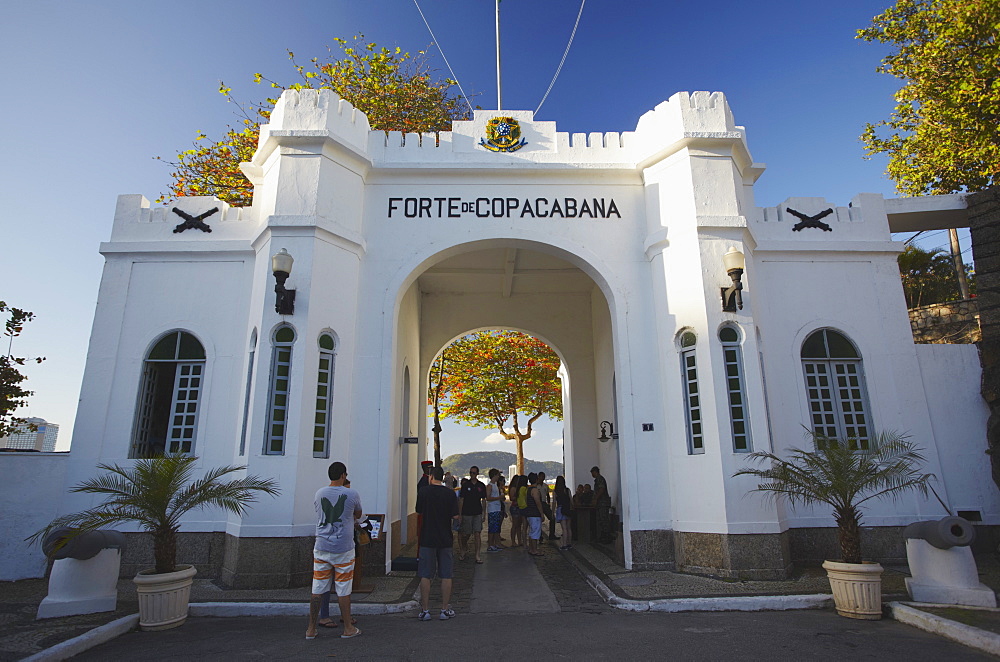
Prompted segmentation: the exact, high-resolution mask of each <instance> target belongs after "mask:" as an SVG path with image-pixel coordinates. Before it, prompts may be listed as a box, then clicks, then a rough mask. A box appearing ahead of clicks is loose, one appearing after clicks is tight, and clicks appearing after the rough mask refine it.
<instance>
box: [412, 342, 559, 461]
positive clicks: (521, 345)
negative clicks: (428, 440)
mask: <svg viewBox="0 0 1000 662" xmlns="http://www.w3.org/2000/svg"><path fill="white" fill-rule="evenodd" d="M442 361H443V366H442ZM558 372H559V357H558V356H557V355H556V353H555V352H554V351H552V348H551V347H549V346H548V345H546V344H545V343H543V342H542V341H541V340H538V339H537V338H534V337H532V336H529V335H527V334H525V333H520V332H518V331H480V332H477V333H472V334H469V335H467V336H465V337H463V338H459V339H458V340H456V341H455V342H453V343H452V344H450V345H449V346H448V347H447V348H445V350H444V351H442V353H441V355H440V356H438V358H437V359H436V360H435V361H434V364H433V365H432V366H431V375H432V379H433V378H434V376H435V375H437V376H438V379H439V382H438V383H439V385H440V390H439V391H438V390H437V389H436V388H434V387H433V386H432V392H431V394H430V398H429V402H428V404H434V401H435V393H436V392H437V393H439V398H438V404H439V406H440V410H441V413H442V414H443V415H444V416H445V417H447V418H454V419H456V420H458V421H461V422H463V423H467V424H469V425H474V426H479V427H486V428H496V430H497V431H498V432H499V433H500V434H501V435H503V437H504V438H505V439H510V440H513V441H514V443H515V444H516V446H517V470H518V472H519V473H523V472H524V442H525V440H527V439H529V438H531V435H532V433H533V430H532V425H533V424H534V423H535V421H537V420H538V419H539V418H541V417H542V416H546V415H547V416H549V417H551V418H554V419H557V420H558V419H561V418H562V382H561V380H560V379H559V375H558ZM437 454H438V455H440V450H438V451H437Z"/></svg>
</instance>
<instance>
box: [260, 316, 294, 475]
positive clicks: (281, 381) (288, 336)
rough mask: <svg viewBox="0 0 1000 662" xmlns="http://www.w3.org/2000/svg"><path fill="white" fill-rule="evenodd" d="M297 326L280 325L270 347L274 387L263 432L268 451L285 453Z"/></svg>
mask: <svg viewBox="0 0 1000 662" xmlns="http://www.w3.org/2000/svg"><path fill="white" fill-rule="evenodd" d="M294 343H295V330H294V329H292V327H290V326H279V327H278V328H277V329H276V330H275V332H274V337H273V341H272V348H271V388H270V395H269V398H268V404H267V426H266V427H265V436H264V454H265V455H284V453H285V434H286V432H287V431H288V405H289V397H288V396H289V392H290V389H291V374H292V345H293V344H294Z"/></svg>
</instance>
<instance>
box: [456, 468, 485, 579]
mask: <svg viewBox="0 0 1000 662" xmlns="http://www.w3.org/2000/svg"><path fill="white" fill-rule="evenodd" d="M484 499H486V485H484V484H483V483H482V482H481V481H480V480H479V467H470V468H469V478H468V479H466V480H463V481H462V489H461V490H459V492H458V507H459V508H460V509H461V512H462V526H461V527H460V528H459V529H458V548H459V551H458V558H459V559H460V560H462V561H464V560H465V557H466V555H467V554H468V553H469V537H470V536H472V539H473V545H472V548H473V551H474V552H475V553H476V563H482V562H483V557H482V556H481V555H480V553H479V548H480V545H481V543H482V541H481V540H480V535H479V534H480V533H481V532H482V530H483V500H484Z"/></svg>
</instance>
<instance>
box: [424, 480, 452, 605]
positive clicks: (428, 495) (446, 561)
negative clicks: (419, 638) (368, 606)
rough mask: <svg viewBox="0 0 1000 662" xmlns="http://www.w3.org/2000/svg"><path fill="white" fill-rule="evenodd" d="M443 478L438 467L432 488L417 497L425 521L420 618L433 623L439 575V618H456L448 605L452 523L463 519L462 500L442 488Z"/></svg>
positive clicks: (449, 596) (428, 487) (430, 486)
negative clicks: (434, 592)
mask: <svg viewBox="0 0 1000 662" xmlns="http://www.w3.org/2000/svg"><path fill="white" fill-rule="evenodd" d="M442 478H444V469H442V468H441V467H434V468H433V469H431V472H430V475H429V477H428V481H429V484H428V485H427V487H425V488H423V489H421V490H420V492H419V493H418V494H417V512H418V513H420V514H421V515H422V516H423V521H424V526H423V528H422V529H421V530H420V560H419V561H418V562H417V576H419V577H420V614H419V615H418V616H417V617H418V618H419V619H420V620H422V621H429V620H431V613H430V610H429V609H428V602H429V601H430V595H431V580H432V579H434V574H435V571H436V572H437V576H438V577H440V578H441V613H440V615H439V616H438V618H439V619H440V620H442V621H446V620H448V619H449V618H453V617H454V616H455V611H454V610H453V609H452V608H451V605H450V604H448V601H449V600H450V599H451V575H452V545H453V544H454V539H453V538H452V534H451V523H452V520H457V519H459V514H458V499H457V498H455V493H454V492H452V491H451V490H449V489H448V488H447V487H444V486H443V485H442V484H441V479H442Z"/></svg>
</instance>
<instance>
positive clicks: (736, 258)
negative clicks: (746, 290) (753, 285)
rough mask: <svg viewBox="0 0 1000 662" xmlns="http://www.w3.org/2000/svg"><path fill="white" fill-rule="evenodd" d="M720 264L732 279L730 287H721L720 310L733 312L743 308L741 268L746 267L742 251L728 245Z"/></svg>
mask: <svg viewBox="0 0 1000 662" xmlns="http://www.w3.org/2000/svg"><path fill="white" fill-rule="evenodd" d="M722 264H723V265H725V267H726V273H727V274H729V277H730V278H732V279H733V286H732V287H729V288H725V287H723V288H721V290H722V310H724V311H725V312H727V313H735V312H736V310H737V309H739V310H743V269H745V268H746V260H745V259H744V257H743V253H741V252H739V251H738V250H736V248H734V247H732V246H730V247H729V250H728V251H726V254H725V255H723V256H722Z"/></svg>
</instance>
